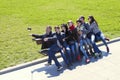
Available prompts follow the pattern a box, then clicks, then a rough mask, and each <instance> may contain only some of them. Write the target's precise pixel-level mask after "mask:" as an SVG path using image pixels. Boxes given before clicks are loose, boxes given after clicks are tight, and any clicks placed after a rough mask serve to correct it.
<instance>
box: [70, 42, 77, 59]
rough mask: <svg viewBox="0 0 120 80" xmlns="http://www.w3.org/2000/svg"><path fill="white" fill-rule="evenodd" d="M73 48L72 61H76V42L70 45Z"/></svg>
mask: <svg viewBox="0 0 120 80" xmlns="http://www.w3.org/2000/svg"><path fill="white" fill-rule="evenodd" d="M69 47H70V49H71V56H72V61H76V58H77V57H76V55H77V54H76V49H75V42H74V43H72V44H70V45H69Z"/></svg>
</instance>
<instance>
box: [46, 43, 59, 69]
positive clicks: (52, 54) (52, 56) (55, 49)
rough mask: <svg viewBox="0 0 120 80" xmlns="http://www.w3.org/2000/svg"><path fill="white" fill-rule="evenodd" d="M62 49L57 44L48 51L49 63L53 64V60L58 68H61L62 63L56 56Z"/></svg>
mask: <svg viewBox="0 0 120 80" xmlns="http://www.w3.org/2000/svg"><path fill="white" fill-rule="evenodd" d="M60 49H61V48H59V47H58V46H57V44H54V45H52V46H51V47H50V49H49V51H48V57H49V58H48V63H51V62H52V60H53V61H54V62H55V65H56V66H57V67H59V66H61V65H60V63H59V62H58V60H57V57H56V56H55V53H57V52H59V51H60Z"/></svg>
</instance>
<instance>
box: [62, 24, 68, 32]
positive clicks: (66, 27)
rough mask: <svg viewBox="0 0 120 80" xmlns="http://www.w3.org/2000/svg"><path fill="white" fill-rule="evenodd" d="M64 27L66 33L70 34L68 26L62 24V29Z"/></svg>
mask: <svg viewBox="0 0 120 80" xmlns="http://www.w3.org/2000/svg"><path fill="white" fill-rule="evenodd" d="M62 27H64V28H65V29H66V32H68V26H67V24H61V28H62Z"/></svg>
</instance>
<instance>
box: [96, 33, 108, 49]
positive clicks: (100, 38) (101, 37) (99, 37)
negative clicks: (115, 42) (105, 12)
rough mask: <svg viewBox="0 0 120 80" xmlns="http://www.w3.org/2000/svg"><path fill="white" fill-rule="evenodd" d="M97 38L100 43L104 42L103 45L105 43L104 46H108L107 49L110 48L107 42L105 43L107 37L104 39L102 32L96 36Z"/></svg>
mask: <svg viewBox="0 0 120 80" xmlns="http://www.w3.org/2000/svg"><path fill="white" fill-rule="evenodd" d="M95 37H96V39H97V40H98V41H100V40H101V41H102V42H103V43H104V45H105V46H106V47H108V45H107V43H106V41H105V37H104V35H103V34H102V32H98V33H97V34H95Z"/></svg>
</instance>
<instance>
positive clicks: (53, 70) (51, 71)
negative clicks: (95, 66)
mask: <svg viewBox="0 0 120 80" xmlns="http://www.w3.org/2000/svg"><path fill="white" fill-rule="evenodd" d="M102 55H103V57H101V58H94V57H92V58H91V62H90V63H94V62H97V61H100V60H101V59H102V58H104V57H107V56H108V55H110V53H107V52H102ZM90 63H89V64H90ZM61 64H62V65H63V69H62V70H61V71H57V67H56V66H55V65H50V66H48V67H46V66H45V67H42V68H37V69H34V70H33V71H32V72H31V74H33V73H34V72H39V73H41V72H43V71H45V74H46V77H48V78H51V77H56V76H59V75H60V74H62V73H63V72H64V71H65V70H71V71H72V70H74V69H76V67H77V66H85V65H89V64H86V62H85V57H83V58H82V59H81V61H77V62H74V63H73V65H72V66H71V67H69V68H68V67H67V66H66V65H65V64H64V62H61Z"/></svg>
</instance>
